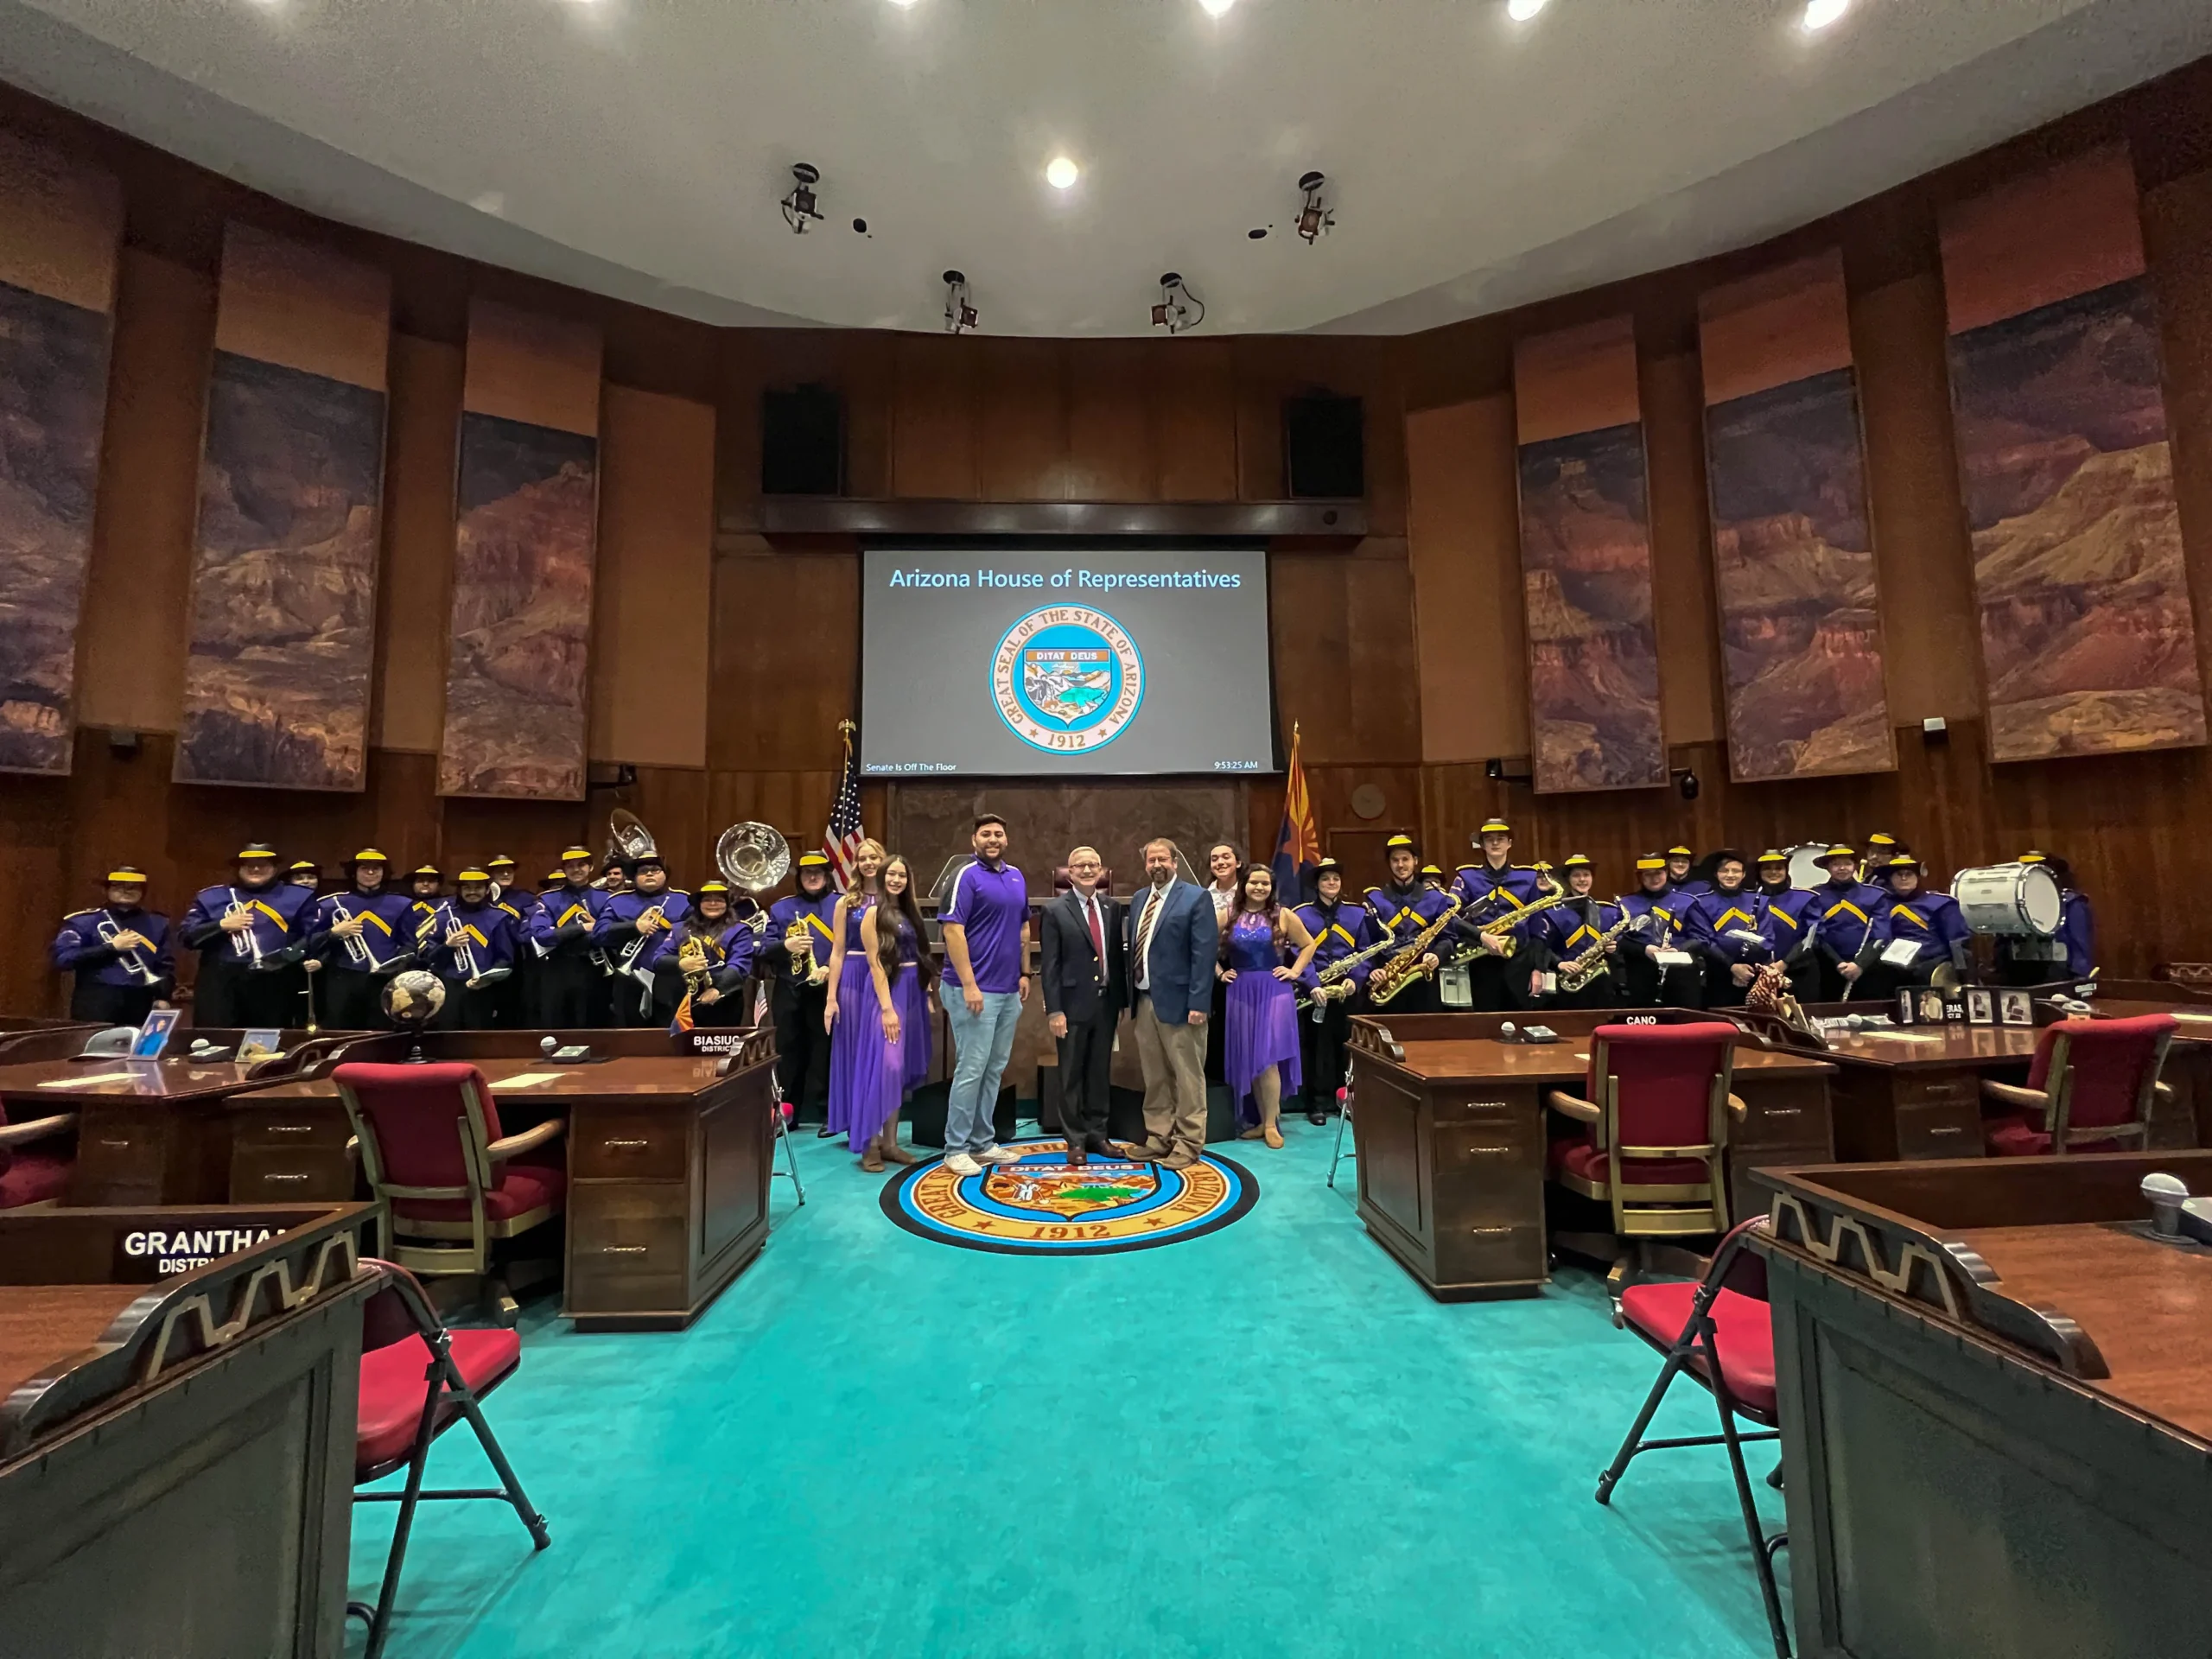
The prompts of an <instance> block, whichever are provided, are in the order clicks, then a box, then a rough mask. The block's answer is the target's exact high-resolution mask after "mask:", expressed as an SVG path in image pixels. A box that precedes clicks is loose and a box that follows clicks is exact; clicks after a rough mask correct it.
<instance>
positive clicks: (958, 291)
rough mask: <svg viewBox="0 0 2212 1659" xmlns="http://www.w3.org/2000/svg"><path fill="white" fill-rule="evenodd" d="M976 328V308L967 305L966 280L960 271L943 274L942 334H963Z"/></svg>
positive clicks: (949, 271)
mask: <svg viewBox="0 0 2212 1659" xmlns="http://www.w3.org/2000/svg"><path fill="white" fill-rule="evenodd" d="M975 326H976V308H975V307H974V306H972V305H970V304H969V303H968V278H967V277H966V276H965V275H964V274H963V272H960V271H957V270H948V271H946V272H945V273H944V332H945V333H946V334H966V333H967V332H968V331H969V329H971V328H973V327H975Z"/></svg>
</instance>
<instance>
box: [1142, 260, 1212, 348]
mask: <svg viewBox="0 0 2212 1659" xmlns="http://www.w3.org/2000/svg"><path fill="white" fill-rule="evenodd" d="M1205 320H1206V304H1205V301H1204V300H1202V299H1200V298H1199V297H1198V296H1197V295H1195V294H1193V293H1192V292H1191V290H1190V289H1187V288H1185V287H1184V286H1183V279H1182V277H1179V276H1178V275H1177V274H1176V273H1175V272H1173V271H1172V270H1171V271H1169V272H1167V273H1166V275H1165V276H1163V277H1160V300H1159V302H1158V303H1157V304H1155V305H1154V307H1153V308H1152V326H1153V327H1155V328H1165V329H1166V331H1167V332H1168V333H1169V334H1181V333H1182V332H1183V331H1184V330H1185V329H1186V328H1195V327H1198V325H1199V324H1200V323H1202V322H1204V321H1205Z"/></svg>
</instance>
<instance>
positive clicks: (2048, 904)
mask: <svg viewBox="0 0 2212 1659" xmlns="http://www.w3.org/2000/svg"><path fill="white" fill-rule="evenodd" d="M1951 897H1952V898H1954V899H1957V900H1958V901H1959V912H1960V914H1961V915H1962V916H1964V917H1965V918H1966V924H1967V926H1968V927H1970V928H1972V929H1973V930H1974V931H1975V932H1977V933H1993V934H1997V935H1999V937H2001V938H2031V937H2032V938H2046V939H2047V938H2050V936H2051V935H2052V934H2054V933H2056V932H2057V931H2058V924H2059V922H2060V921H2061V920H2062V919H2063V916H2064V914H2065V912H2064V908H2063V906H2062V905H2061V904H2060V902H2059V896H2058V878H2057V877H2056V876H2054V875H2053V874H2051V873H2050V871H2049V870H2048V869H2046V868H2044V866H2042V865H2040V864H1989V865H1985V866H1983V867H1982V868H1980V869H1978V870H1961V871H1960V872H1959V873H1958V874H1957V875H1956V876H1955V878H1953V880H1952V882H1951Z"/></svg>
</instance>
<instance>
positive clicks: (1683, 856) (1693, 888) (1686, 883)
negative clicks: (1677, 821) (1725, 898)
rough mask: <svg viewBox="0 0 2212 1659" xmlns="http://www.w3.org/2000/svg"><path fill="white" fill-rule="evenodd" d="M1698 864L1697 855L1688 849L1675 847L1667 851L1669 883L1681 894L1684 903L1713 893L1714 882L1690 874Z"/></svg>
mask: <svg viewBox="0 0 2212 1659" xmlns="http://www.w3.org/2000/svg"><path fill="white" fill-rule="evenodd" d="M1696 863H1697V855H1696V854H1695V853H1694V852H1692V851H1691V850H1690V849H1688V848H1687V847H1682V846H1675V847H1669V849H1667V881H1668V884H1669V886H1670V887H1673V888H1674V890H1675V892H1676V893H1680V894H1681V896H1682V899H1683V902H1684V903H1688V901H1689V900H1690V899H1694V898H1696V897H1697V896H1698V894H1700V893H1710V892H1712V891H1713V883H1712V882H1710V881H1707V880H1705V879H1704V878H1703V877H1701V876H1695V875H1692V874H1690V870H1691V869H1692V868H1693V867H1694V866H1695V864H1696Z"/></svg>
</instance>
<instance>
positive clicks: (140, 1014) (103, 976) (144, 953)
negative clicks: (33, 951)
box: [47, 864, 176, 1026]
mask: <svg viewBox="0 0 2212 1659" xmlns="http://www.w3.org/2000/svg"><path fill="white" fill-rule="evenodd" d="M106 886H107V894H106V899H107V902H106V903H105V904H104V905H101V906H98V907H97V908H95V909H92V910H79V911H73V912H71V913H70V914H69V915H67V917H64V918H62V923H61V931H60V932H59V933H57V934H55V935H54V944H53V946H52V947H51V949H49V950H48V953H47V954H48V957H50V958H51V959H52V961H53V963H54V967H55V968H57V969H60V971H61V972H63V973H65V974H73V975H74V976H76V980H75V982H74V983H73V985H71V987H70V988H69V1017H70V1018H71V1019H72V1020H91V1021H92V1022H94V1023H96V1024H99V1025H103V1026H142V1025H143V1024H145V1023H146V1016H147V1014H149V1013H151V1012H152V1011H153V1010H154V1009H155V1008H156V1007H162V1008H166V1007H169V1006H170V1002H169V999H170V997H171V996H172V995H174V994H175V989H176V963H175V961H174V960H173V959H172V958H171V957H170V955H169V918H168V917H166V916H163V915H162V914H161V913H160V912H156V911H151V910H148V909H147V908H146V907H145V905H144V902H143V901H144V899H145V897H146V875H145V872H144V871H143V870H140V869H138V868H135V867H134V866H131V865H129V864H123V865H118V867H117V868H114V869H111V870H110V871H109V872H108V873H107V882H106Z"/></svg>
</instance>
